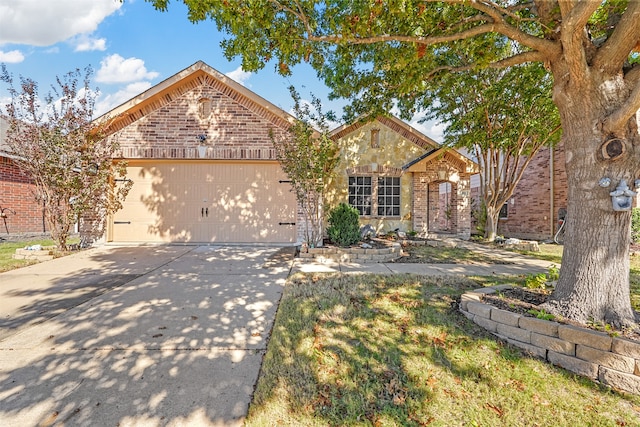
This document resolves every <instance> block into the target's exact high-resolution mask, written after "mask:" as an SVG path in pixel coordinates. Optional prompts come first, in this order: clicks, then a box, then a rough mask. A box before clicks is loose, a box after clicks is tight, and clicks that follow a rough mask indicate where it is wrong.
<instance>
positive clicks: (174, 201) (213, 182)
mask: <svg viewBox="0 0 640 427" xmlns="http://www.w3.org/2000/svg"><path fill="white" fill-rule="evenodd" d="M104 120H106V121H107V123H108V125H107V126H108V127H107V132H108V135H109V136H108V138H115V139H117V141H118V143H119V145H120V153H119V154H120V156H121V157H122V158H123V159H125V160H126V161H127V163H128V167H127V177H126V179H128V180H131V181H132V183H133V186H132V188H131V190H130V192H129V194H128V195H127V198H126V200H125V202H124V203H123V207H122V209H121V210H120V211H118V212H116V213H115V214H114V215H112V216H111V217H110V218H109V219H108V223H107V234H106V240H107V241H109V242H115V243H127V242H129V243H140V242H150V243H259V244H295V243H297V242H299V241H301V237H300V229H301V224H302V222H301V220H300V217H299V216H298V215H299V213H298V209H297V203H296V198H295V194H294V193H293V192H292V191H291V185H290V183H289V181H288V179H287V177H286V175H285V174H284V173H283V172H282V169H281V167H280V165H279V163H278V162H277V160H276V156H275V150H274V148H273V144H272V141H271V136H272V135H273V136H275V137H277V138H282V137H286V135H288V133H287V131H288V128H289V127H290V126H291V123H293V121H294V120H295V119H294V118H293V117H292V116H291V115H289V114H288V113H286V112H285V111H283V110H281V109H280V108H278V107H276V106H275V105H273V104H271V103H269V102H268V101H266V100H264V99H263V98H261V97H259V96H258V95H256V94H255V93H253V92H251V91H250V90H248V89H247V88H245V87H244V86H242V85H239V84H238V83H236V82H234V81H233V80H231V79H229V78H228V77H226V76H224V75H222V74H220V73H219V72H217V71H216V70H214V69H213V68H211V67H209V66H208V65H206V64H204V63H203V62H197V63H196V64H194V65H192V66H190V67H189V68H186V69H185V70H183V71H181V72H179V73H178V74H176V75H174V76H172V77H170V78H168V79H167V80H165V81H163V82H161V83H160V84H158V85H156V86H154V87H153V88H151V89H149V90H147V91H146V92H143V93H141V94H140V95H138V96H136V97H135V98H133V99H132V100H130V101H128V102H127V103H125V104H123V105H121V106H120V107H117V108H115V109H114V110H112V111H111V112H109V113H107V114H106V115H105V117H104ZM115 185H121V183H119V182H116V183H115Z"/></svg>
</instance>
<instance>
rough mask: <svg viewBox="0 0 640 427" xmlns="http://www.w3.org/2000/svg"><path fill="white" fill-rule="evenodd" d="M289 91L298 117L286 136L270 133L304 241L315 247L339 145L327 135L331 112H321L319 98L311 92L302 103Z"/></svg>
mask: <svg viewBox="0 0 640 427" xmlns="http://www.w3.org/2000/svg"><path fill="white" fill-rule="evenodd" d="M289 91H290V92H291V97H292V98H293V100H294V107H293V111H294V115H295V116H296V118H297V119H298V120H297V121H295V122H294V123H293V124H292V125H291V127H290V128H289V129H288V133H287V134H286V135H285V136H281V137H278V138H276V137H275V136H274V134H273V132H270V134H269V136H270V137H271V141H272V142H273V146H274V148H275V150H276V157H277V159H278V161H279V162H280V165H281V166H282V169H283V171H284V172H285V173H286V174H287V176H288V177H289V179H290V180H291V186H292V187H293V191H294V192H295V194H296V199H297V201H298V206H299V207H300V208H301V209H302V213H303V216H304V220H305V243H306V244H307V245H309V246H310V247H315V246H318V245H321V244H322V234H323V233H322V224H323V222H324V214H323V213H324V209H323V203H324V199H325V197H324V196H325V195H326V188H327V182H328V180H329V178H330V177H331V175H332V174H333V171H334V169H335V167H336V165H337V164H338V160H339V157H338V146H337V145H336V143H335V141H333V140H332V139H331V138H329V125H328V120H329V119H331V118H332V115H331V114H327V115H325V114H323V113H322V103H321V102H320V100H319V99H318V98H316V97H315V96H313V95H312V100H311V103H305V102H303V101H302V100H301V99H300V95H299V94H298V92H297V91H296V90H295V88H294V87H293V86H290V87H289ZM315 128H318V130H316V129H315Z"/></svg>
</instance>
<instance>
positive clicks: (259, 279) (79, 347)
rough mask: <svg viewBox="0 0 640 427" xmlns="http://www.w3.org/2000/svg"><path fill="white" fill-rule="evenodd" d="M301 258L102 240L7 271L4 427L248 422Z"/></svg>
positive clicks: (0, 294)
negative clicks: (295, 262) (285, 293)
mask: <svg viewBox="0 0 640 427" xmlns="http://www.w3.org/2000/svg"><path fill="white" fill-rule="evenodd" d="M292 258H293V249H292V248H288V249H278V248H251V249H249V248H243V247H218V246H200V247H196V246H157V247H101V248H96V249H92V250H89V251H85V252H82V253H78V254H75V255H72V256H69V257H65V258H60V259H57V260H53V261H48V262H44V263H41V264H38V265H34V266H31V267H27V268H23V269H19V270H14V271H11V272H7V273H3V274H0V425H1V426H36V425H38V426H40V425H42V426H49V425H66V426H70V425H82V426H160V425H162V426H216V425H224V426H229V425H240V424H242V420H243V419H244V416H245V415H246V412H247V408H248V405H249V402H250V399H251V395H252V393H253V387H254V385H255V382H256V379H257V378H258V372H259V369H260V365H261V361H262V356H263V354H264V352H265V350H266V344H267V340H268V334H269V331H270V330H271V327H272V325H273V320H274V317H275V312H276V308H277V304H278V301H279V299H280V296H281V294H282V290H283V285H284V282H285V279H286V277H287V275H288V274H289V271H290V268H291V262H292Z"/></svg>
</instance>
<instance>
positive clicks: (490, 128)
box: [422, 64, 561, 241]
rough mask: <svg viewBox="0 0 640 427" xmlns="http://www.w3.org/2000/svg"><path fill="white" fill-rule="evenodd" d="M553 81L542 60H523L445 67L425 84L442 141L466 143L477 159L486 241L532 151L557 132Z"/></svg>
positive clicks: (556, 136)
mask: <svg viewBox="0 0 640 427" xmlns="http://www.w3.org/2000/svg"><path fill="white" fill-rule="evenodd" d="M552 84H553V81H552V79H551V77H550V76H549V75H548V73H547V72H546V71H545V70H544V68H543V67H542V65H541V64H526V65H519V66H513V67H510V68H508V69H490V68H489V69H483V70H476V71H466V72H459V73H447V74H444V75H442V76H440V77H439V78H437V79H435V80H434V81H430V82H429V85H428V87H427V89H426V90H425V94H424V97H423V102H424V105H423V106H422V108H424V109H425V111H427V113H428V114H427V117H426V118H427V119H429V118H436V119H438V120H441V121H443V122H445V123H446V127H445V131H444V136H445V142H446V143H447V144H448V145H451V146H454V147H464V148H466V149H467V150H468V151H469V152H470V153H471V154H473V155H474V156H475V159H476V161H477V162H478V164H479V165H480V195H481V198H482V200H483V202H484V207H485V209H486V213H487V222H486V226H485V237H486V238H487V239H488V240H490V241H492V240H494V239H495V236H496V234H497V231H498V230H497V225H498V217H499V213H500V209H501V207H502V205H503V204H504V203H506V202H507V200H508V199H509V198H510V197H511V196H512V195H513V193H514V191H515V189H516V186H517V185H518V184H519V182H520V180H521V178H522V176H523V174H524V171H525V169H526V168H527V166H528V165H529V163H530V162H531V160H532V159H533V157H534V156H535V154H536V153H537V152H538V151H539V150H540V148H541V147H543V146H545V145H553V144H555V143H556V142H557V141H558V140H559V137H560V135H561V132H560V117H559V115H558V110H557V108H556V106H555V105H554V104H553V102H552V100H551V91H552Z"/></svg>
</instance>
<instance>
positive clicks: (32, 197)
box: [0, 116, 47, 236]
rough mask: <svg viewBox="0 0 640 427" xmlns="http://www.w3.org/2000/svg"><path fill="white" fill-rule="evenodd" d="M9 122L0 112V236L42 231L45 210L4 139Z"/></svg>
mask: <svg viewBox="0 0 640 427" xmlns="http://www.w3.org/2000/svg"><path fill="white" fill-rule="evenodd" d="M8 128H9V122H8V121H7V120H6V119H5V118H4V117H1V116H0V236H2V234H5V233H6V234H25V233H45V232H47V226H46V223H45V219H44V210H43V207H42V205H41V204H40V203H38V202H37V195H36V187H35V185H34V184H33V182H32V180H31V179H30V178H29V177H28V176H26V175H25V174H24V173H23V172H22V171H21V170H20V169H19V168H18V166H17V165H16V162H15V159H16V157H15V155H14V154H13V153H12V152H11V150H10V149H9V147H8V145H7V143H6V135H7V129H8Z"/></svg>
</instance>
